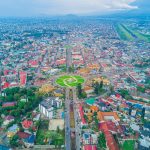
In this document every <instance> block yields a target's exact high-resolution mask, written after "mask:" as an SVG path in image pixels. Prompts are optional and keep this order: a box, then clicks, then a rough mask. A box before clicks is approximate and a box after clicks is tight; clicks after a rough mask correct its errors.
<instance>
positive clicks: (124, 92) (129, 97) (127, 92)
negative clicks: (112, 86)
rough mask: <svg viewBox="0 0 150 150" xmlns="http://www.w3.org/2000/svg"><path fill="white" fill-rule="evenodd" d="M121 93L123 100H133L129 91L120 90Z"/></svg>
mask: <svg viewBox="0 0 150 150" xmlns="http://www.w3.org/2000/svg"><path fill="white" fill-rule="evenodd" d="M119 93H120V95H121V96H122V97H123V98H125V99H127V100H129V99H132V96H131V95H130V94H129V91H128V90H125V89H121V90H119Z"/></svg>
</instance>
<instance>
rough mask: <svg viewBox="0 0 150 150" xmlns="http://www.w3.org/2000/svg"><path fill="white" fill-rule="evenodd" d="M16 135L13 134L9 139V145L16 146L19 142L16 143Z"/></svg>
mask: <svg viewBox="0 0 150 150" xmlns="http://www.w3.org/2000/svg"><path fill="white" fill-rule="evenodd" d="M18 139H19V137H18V135H14V136H13V137H12V138H11V139H10V145H11V147H18V146H19V144H18Z"/></svg>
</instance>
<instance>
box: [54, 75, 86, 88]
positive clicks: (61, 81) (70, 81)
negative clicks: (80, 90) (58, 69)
mask: <svg viewBox="0 0 150 150" xmlns="http://www.w3.org/2000/svg"><path fill="white" fill-rule="evenodd" d="M56 83H57V84H58V85H60V86H63V87H73V86H77V85H78V84H80V83H81V84H82V83H84V79H83V78H82V77H81V76H70V75H66V76H61V77H59V78H58V79H57V80H56Z"/></svg>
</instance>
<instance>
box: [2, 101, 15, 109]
mask: <svg viewBox="0 0 150 150" xmlns="http://www.w3.org/2000/svg"><path fill="white" fill-rule="evenodd" d="M15 105H16V102H6V103H3V105H2V107H3V108H4V107H11V106H15Z"/></svg>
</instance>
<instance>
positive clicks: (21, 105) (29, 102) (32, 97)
mask: <svg viewBox="0 0 150 150" xmlns="http://www.w3.org/2000/svg"><path fill="white" fill-rule="evenodd" d="M4 93H6V94H5V95H6V96H1V97H0V99H1V100H2V101H3V102H10V101H15V102H16V103H17V104H16V105H15V106H12V107H4V108H1V109H0V113H1V114H4V115H13V116H14V117H15V121H16V122H18V120H19V119H20V117H21V116H24V115H26V114H27V113H28V112H30V111H32V110H33V109H35V108H36V107H37V106H38V104H39V103H40V102H41V100H42V97H41V96H40V95H39V94H38V93H37V89H36V88H28V89H26V88H19V87H15V88H11V89H6V90H5V91H4ZM22 98H23V99H25V100H26V102H24V101H21V99H22Z"/></svg>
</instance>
